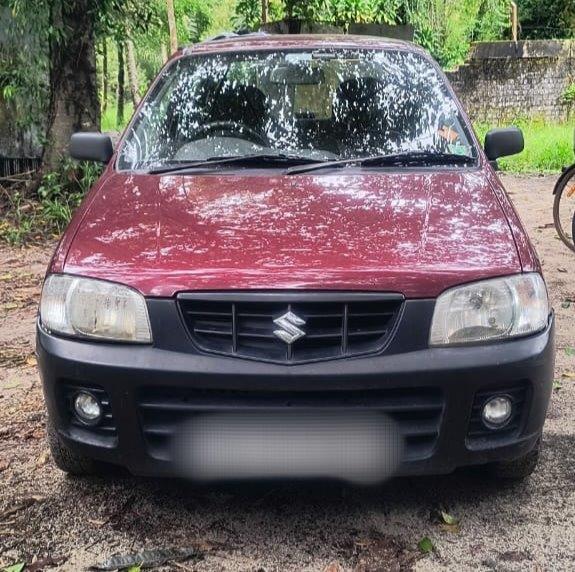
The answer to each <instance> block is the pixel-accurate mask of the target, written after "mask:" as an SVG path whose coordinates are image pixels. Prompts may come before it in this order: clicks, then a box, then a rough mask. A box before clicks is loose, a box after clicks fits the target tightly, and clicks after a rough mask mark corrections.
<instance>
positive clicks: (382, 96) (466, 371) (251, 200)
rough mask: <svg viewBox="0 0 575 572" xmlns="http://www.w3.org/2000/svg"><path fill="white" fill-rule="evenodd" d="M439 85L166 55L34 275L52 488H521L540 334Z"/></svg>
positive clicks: (528, 260) (475, 153)
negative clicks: (431, 484)
mask: <svg viewBox="0 0 575 572" xmlns="http://www.w3.org/2000/svg"><path fill="white" fill-rule="evenodd" d="M522 149H523V137H522V134H521V132H520V131H519V130H518V129H515V128H509V129H496V130H493V131H491V132H489V133H488V134H487V136H486V139H485V143H484V147H483V148H482V146H481V145H480V144H479V142H478V140H477V138H476V136H475V135H474V133H473V130H472V128H471V125H470V122H469V120H468V118H467V117H466V115H465V113H464V112H463V110H462V108H461V105H460V103H459V102H458V100H457V98H456V96H455V94H454V92H453V91H452V89H451V87H450V86H449V85H448V83H447V80H446V78H445V77H444V75H443V73H442V72H441V70H440V69H439V67H438V66H437V64H436V63H435V62H434V61H433V60H432V59H431V58H430V56H428V55H427V54H426V53H425V52H424V51H423V50H422V49H420V48H418V47H416V46H414V45H412V44H409V43H405V42H400V41H394V40H387V39H381V38H370V37H365V36H364V37H356V36H347V35H342V36H313V35H309V36H305V35H302V36H299V35H298V36H289V35H283V36H281V35H277V36H275V35H265V34H253V35H246V36H233V37H222V38H217V39H213V40H211V41H206V42H203V43H201V44H198V45H195V46H193V47H191V48H184V49H181V50H180V51H179V52H178V53H177V54H176V55H175V56H174V57H173V58H172V59H171V61H169V62H168V63H167V64H166V66H165V67H164V69H163V70H162V71H161V73H160V75H159V77H158V78H157V80H156V81H155V82H154V83H153V85H152V86H151V88H150V90H149V92H148V94H147V96H146V97H145V99H144V100H143V102H142V104H141V105H140V107H139V109H138V110H137V111H136V113H135V114H134V117H133V119H132V121H131V123H130V124H129V126H128V127H127V129H126V131H125V133H124V135H123V137H122V139H121V140H120V142H119V144H118V145H117V148H116V149H113V147H112V143H111V141H110V138H109V137H108V136H107V135H104V134H99V133H79V134H76V135H74V137H73V138H72V141H71V148H70V150H71V154H72V156H74V157H76V158H78V159H85V160H86V159H87V160H96V161H101V162H103V163H106V164H107V166H106V168H105V170H104V172H103V174H102V176H101V178H100V179H99V181H98V182H97V183H96V184H95V185H94V187H93V188H92V189H91V191H90V192H89V194H88V196H87V197H86V198H85V200H84V202H83V204H82V205H81V207H80V208H79V209H78V211H77V212H76V213H75V216H74V218H73V220H72V222H71V223H70V225H69V227H68V229H67V230H66V232H65V233H64V235H63V237H62V239H61V241H60V243H59V245H58V247H57V249H56V252H55V254H54V256H53V259H52V261H51V263H50V266H49V269H48V272H47V276H46V280H45V283H44V287H43V292H42V300H41V307H40V311H39V316H38V325H37V353H38V356H39V365H40V370H41V374H42V378H43V384H44V391H45V397H46V403H47V408H48V412H49V427H48V432H49V441H50V445H51V450H52V454H53V457H54V460H55V462H56V464H57V465H58V466H59V467H60V468H61V469H63V470H64V471H67V472H69V473H74V474H87V473H92V472H95V471H101V470H103V469H105V468H106V467H107V466H108V465H110V464H115V465H121V466H123V467H126V468H127V469H128V470H129V471H131V472H132V473H134V474H137V475H158V476H160V475H166V476H170V475H181V474H182V473H184V474H186V475H190V476H192V477H197V478H199V479H208V480H209V479H213V478H220V477H224V478H236V477H237V478H243V477H248V478H251V477H278V476H279V477H304V478H308V477H309V478H315V477H322V478H323V477H328V478H336V479H348V480H352V481H359V482H374V481H377V480H378V479H379V478H383V476H389V475H414V474H439V473H449V472H451V471H453V470H455V469H456V468H458V467H463V466H470V465H477V466H483V467H485V468H488V469H489V471H488V472H489V473H490V474H492V475H496V476H497V477H508V478H523V477H526V476H527V475H529V474H530V473H531V472H532V471H533V469H534V468H535V465H536V463H537V458H538V453H539V448H540V443H541V433H542V428H543V423H544V418H545V414H546V409H547V405H548V401H549V396H550V391H551V383H552V372H553V360H554V347H553V344H554V342H553V339H554V336H553V331H554V329H553V313H552V310H551V309H550V306H549V302H548V296H547V291H546V287H545V283H544V281H543V278H542V274H541V266H540V263H539V261H538V259H537V255H536V253H535V251H534V249H533V247H532V245H531V243H530V241H529V239H528V237H527V234H526V232H525V230H524V228H523V226H522V224H521V222H520V220H519V218H518V216H517V214H516V212H515V210H514V208H513V206H512V205H511V203H510V200H509V198H508V197H507V195H506V192H505V190H504V189H503V187H502V184H501V182H500V180H499V179H498V177H497V175H496V161H497V159H498V158H499V157H501V156H504V155H510V154H513V153H518V152H520V151H521V150H522Z"/></svg>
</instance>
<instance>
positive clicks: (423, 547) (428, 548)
mask: <svg viewBox="0 0 575 572" xmlns="http://www.w3.org/2000/svg"><path fill="white" fill-rule="evenodd" d="M417 548H419V550H420V551H421V552H423V554H429V553H430V552H433V550H434V549H435V546H433V542H431V540H430V539H429V538H428V537H427V536H424V537H423V538H422V539H421V540H420V541H419V542H418V543H417Z"/></svg>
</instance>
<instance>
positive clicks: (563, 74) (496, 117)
mask: <svg viewBox="0 0 575 572" xmlns="http://www.w3.org/2000/svg"><path fill="white" fill-rule="evenodd" d="M447 77H448V78H449V80H450V81H451V84H452V85H453V88H454V89H455V91H456V92H457V94H458V95H459V97H460V99H461V101H462V103H463V105H464V107H465V108H466V110H467V112H468V113H469V115H470V117H471V119H473V120H480V121H487V122H490V123H497V122H499V123H501V122H507V121H511V120H513V119H515V118H518V117H526V116H529V117H534V116H535V117H542V118H545V119H547V120H551V121H557V120H565V119H567V118H568V116H569V113H570V108H569V106H567V105H565V104H564V103H563V102H562V101H561V96H562V94H563V92H564V90H565V88H566V87H567V86H569V85H570V84H571V83H573V82H574V81H575V41H560V40H541V41H534V40H533V41H524V42H517V43H514V42H489V43H478V44H475V45H474V46H473V47H472V49H471V52H470V55H469V58H468V61H467V62H466V63H465V64H464V65H462V66H460V67H459V68H458V69H457V70H455V71H452V72H448V73H447Z"/></svg>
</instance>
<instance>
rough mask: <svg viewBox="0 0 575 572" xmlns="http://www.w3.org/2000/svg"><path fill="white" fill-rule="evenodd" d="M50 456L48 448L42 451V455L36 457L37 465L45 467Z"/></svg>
mask: <svg viewBox="0 0 575 572" xmlns="http://www.w3.org/2000/svg"><path fill="white" fill-rule="evenodd" d="M49 458H50V451H49V450H48V449H46V450H45V451H43V452H42V453H40V455H39V456H38V458H37V459H36V466H37V467H43V466H44V465H45V464H46V463H47V462H48V459H49Z"/></svg>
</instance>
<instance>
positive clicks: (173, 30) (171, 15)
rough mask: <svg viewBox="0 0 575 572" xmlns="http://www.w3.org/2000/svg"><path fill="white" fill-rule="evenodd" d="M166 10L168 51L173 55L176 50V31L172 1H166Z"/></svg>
mask: <svg viewBox="0 0 575 572" xmlns="http://www.w3.org/2000/svg"><path fill="white" fill-rule="evenodd" d="M166 8H167V11H168V30H169V31H170V50H171V52H172V54H173V53H175V52H176V50H177V49H178V30H177V28H176V14H175V12H174V0H166Z"/></svg>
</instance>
